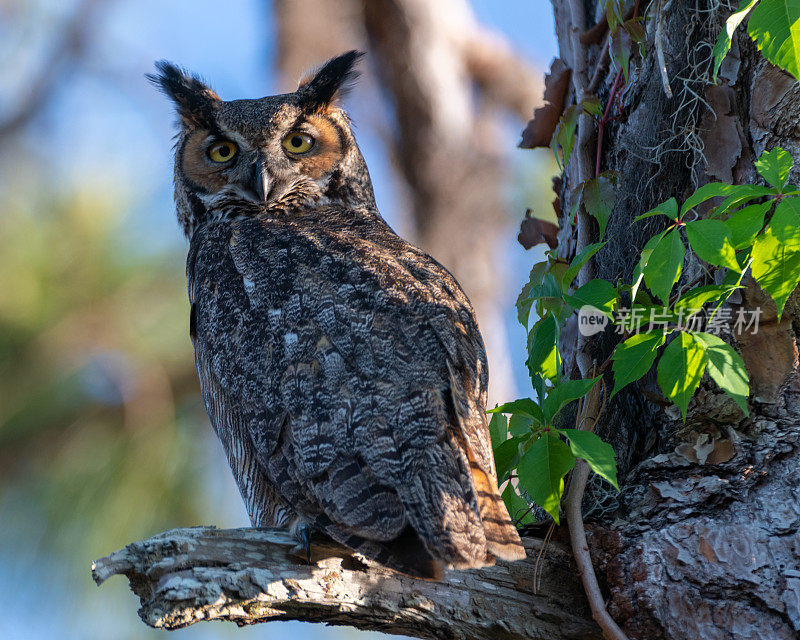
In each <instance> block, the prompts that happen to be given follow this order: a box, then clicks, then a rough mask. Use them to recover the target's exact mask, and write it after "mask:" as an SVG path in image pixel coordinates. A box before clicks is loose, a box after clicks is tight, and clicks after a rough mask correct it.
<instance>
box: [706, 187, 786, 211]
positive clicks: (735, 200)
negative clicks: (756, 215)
mask: <svg viewBox="0 0 800 640" xmlns="http://www.w3.org/2000/svg"><path fill="white" fill-rule="evenodd" d="M774 195H775V189H773V188H771V187H764V186H761V185H759V184H737V185H733V186H732V191H731V194H730V195H729V196H728V197H726V198H725V200H723V201H722V204H721V205H719V206H718V207H717V208H716V210H715V211H714V214H713V216H712V217H714V218H718V217H719V216H721V215H724V214H726V213H728V212H729V211H731V210H733V209H736V208H737V207H740V206H741V205H743V204H744V203H745V202H747V201H748V200H753V199H755V198H761V197H763V196H774Z"/></svg>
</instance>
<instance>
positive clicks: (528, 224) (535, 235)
mask: <svg viewBox="0 0 800 640" xmlns="http://www.w3.org/2000/svg"><path fill="white" fill-rule="evenodd" d="M557 233H558V225H555V224H553V223H552V222H548V221H547V220H541V219H539V218H533V217H531V210H530V209H528V210H527V211H526V212H525V218H524V219H523V220H522V224H521V225H520V228H519V235H518V236H517V240H518V241H519V243H520V244H521V245H522V246H523V247H525V248H526V249H530V248H531V247H533V246H535V245H537V244H541V243H542V242H546V243H547V246H548V247H550V248H551V249H555V248H556V246H557V245H558V240H557V239H556V234H557Z"/></svg>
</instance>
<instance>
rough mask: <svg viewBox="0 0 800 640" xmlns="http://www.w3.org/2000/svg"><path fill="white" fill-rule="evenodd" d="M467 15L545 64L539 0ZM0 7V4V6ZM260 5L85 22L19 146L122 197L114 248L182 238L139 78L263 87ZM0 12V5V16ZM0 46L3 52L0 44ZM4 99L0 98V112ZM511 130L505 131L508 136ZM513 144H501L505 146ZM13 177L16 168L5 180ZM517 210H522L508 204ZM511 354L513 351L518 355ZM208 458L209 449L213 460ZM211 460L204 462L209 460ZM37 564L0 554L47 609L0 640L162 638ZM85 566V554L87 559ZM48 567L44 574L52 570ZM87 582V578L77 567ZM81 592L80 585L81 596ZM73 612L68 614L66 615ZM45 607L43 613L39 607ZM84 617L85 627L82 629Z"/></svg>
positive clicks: (162, 7)
mask: <svg viewBox="0 0 800 640" xmlns="http://www.w3.org/2000/svg"><path fill="white" fill-rule="evenodd" d="M35 5H36V6H41V7H42V10H41V11H40V12H38V13H39V16H40V18H41V16H44V18H45V19H37V20H36V21H35V22H33V23H32V24H30V25H28V27H27V28H26V29H25V30H24V33H9V32H8V29H7V25H5V26H4V25H3V24H2V22H0V56H1V55H3V54H4V53H6V54H7V53H8V52H9V49H10V48H12V47H13V45H14V42H15V41H18V42H19V43H23V42H24V43H26V44H22V45H20V46H22V47H23V53H22V54H21V57H20V53H19V50H17V51H16V53H17V56H18V57H17V61H18V62H19V64H18V65H16V66H14V67H13V68H10V67H9V66H8V65H5V67H4V68H2V69H0V87H3V88H5V89H6V91H3V92H0V93H6V94H8V91H9V90H12V91H14V92H18V91H19V90H21V89H24V80H22V78H24V77H25V73H26V72H27V70H28V69H30V68H31V67H34V66H35V64H36V62H37V60H38V59H41V56H42V55H43V52H45V51H46V50H47V47H48V46H49V44H50V43H49V42H48V33H49V32H48V24H50V21H51V20H52V21H57V19H58V16H59V15H61V14H63V12H65V11H66V10H67V9H68V8H69V7H70V6H72V5H73V3H72V2H60V1H59V0H50V1H49V2H48V1H44V0H38V1H35ZM473 6H474V8H475V12H476V14H477V16H478V18H479V20H480V21H481V22H483V23H485V24H487V25H490V26H492V27H494V28H495V29H497V30H499V31H501V32H503V33H505V35H506V36H507V37H508V38H509V39H510V41H511V42H512V44H513V45H514V46H515V47H516V48H517V49H518V50H520V51H521V52H523V53H524V54H525V55H526V56H528V57H529V58H530V60H531V61H532V62H534V63H535V64H538V65H539V66H540V68H542V72H544V70H545V69H546V67H547V65H548V64H549V61H550V59H551V58H552V57H553V56H554V55H555V51H556V44H555V37H554V35H553V27H552V9H551V5H550V3H549V2H548V1H546V0H508V1H506V2H497V1H496V0H473ZM0 7H2V3H0ZM270 11H271V9H270V3H269V2H266V1H256V0H239V1H229V2H225V3H221V2H213V1H211V0H116V1H115V2H109V3H108V7H107V8H105V9H103V10H101V12H100V15H99V18H98V21H97V23H96V25H95V26H94V31H95V32H96V34H97V37H96V38H95V39H94V41H93V44H92V48H91V50H90V51H89V55H88V60H89V64H88V65H87V69H86V70H85V71H82V72H80V73H78V74H75V75H73V76H71V77H70V78H69V82H65V83H62V85H61V86H60V87H59V89H58V91H57V93H56V96H55V99H54V100H53V102H52V104H51V106H50V107H49V109H48V110H47V111H46V112H45V113H44V114H42V115H41V116H40V121H39V122H37V123H36V126H35V127H32V128H31V131H30V133H29V134H28V135H29V137H30V140H29V142H30V145H29V146H31V147H34V148H36V147H38V148H39V149H40V150H41V151H40V153H41V154H42V157H43V158H46V160H47V164H46V166H47V172H48V174H49V175H48V177H49V179H51V180H54V181H56V182H57V183H61V184H62V185H63V186H64V188H65V189H70V188H72V187H73V185H78V184H81V185H85V184H86V183H87V182H94V183H95V184H96V185H97V186H99V187H100V188H101V189H102V190H106V191H109V192H110V193H112V194H114V193H116V194H119V195H120V196H121V197H120V199H121V200H122V201H129V202H130V203H131V205H130V209H129V210H128V211H126V212H125V215H126V233H125V235H124V237H121V238H120V243H121V245H124V246H121V247H120V248H121V249H124V250H125V251H128V252H132V251H138V252H157V251H160V250H162V249H164V248H181V247H182V246H183V242H184V241H183V238H182V236H181V234H180V231H179V229H178V227H177V223H176V222H175V219H174V214H173V205H172V186H171V175H172V159H171V157H170V147H171V139H172V136H173V133H174V131H173V120H174V115H173V112H172V108H171V106H170V105H169V104H168V103H167V101H166V100H165V99H164V97H163V96H161V95H160V94H158V93H157V92H156V91H154V90H153V89H152V88H151V87H150V86H149V85H148V84H147V83H146V82H145V80H144V78H143V75H144V73H146V72H148V71H150V70H152V64H153V61H154V60H156V59H161V58H166V59H169V60H172V61H175V62H178V63H180V64H182V65H184V66H186V67H188V68H190V69H192V70H195V71H198V72H200V73H201V74H202V75H203V76H204V77H205V78H207V79H208V80H210V81H211V82H212V84H213V85H214V87H215V88H216V89H217V90H218V91H219V93H220V94H221V95H222V96H223V97H224V98H228V99H230V98H237V97H252V96H259V95H266V94H268V93H271V92H274V87H275V85H276V83H275V77H274V73H273V67H272V61H273V53H274V37H273V23H272V19H271V15H270ZM2 17H3V11H2V10H0V21H1V20H2ZM4 38H5V43H4V44H3V42H2V41H3V39H4ZM2 66H3V65H2V59H1V58H0V67H2ZM7 103H8V99H7V97H6V98H3V97H0V105H4V104H7ZM510 134H511V135H516V131H511V132H510ZM359 141H360V144H361V147H362V150H363V152H364V155H365V157H366V159H367V163H368V165H369V167H370V171H371V173H372V175H373V179H374V182H375V190H376V196H377V200H378V204H379V207H380V208H381V210H382V211H383V213H384V215H385V216H386V217H387V219H388V220H389V222H390V223H392V224H395V223H396V222H397V221H396V219H393V217H394V216H395V213H396V212H395V211H394V210H393V206H394V201H395V197H394V195H395V193H394V187H393V184H392V181H391V180H390V179H389V175H390V169H389V167H388V165H387V163H386V160H385V151H384V148H383V146H382V144H381V143H380V141H379V140H378V139H377V137H376V136H375V135H374V134H373V133H370V132H369V131H368V130H367V128H366V127H364V128H363V129H360V130H359ZM508 146H509V147H511V146H512V145H508ZM531 157H532V155H531V152H530V151H521V150H514V151H512V156H511V161H512V164H513V165H514V166H515V167H516V168H517V170H518V171H520V172H521V171H525V170H530V169H529V168H530V166H531ZM28 170H29V165H26V166H22V167H16V166H15V165H14V164H13V163H2V166H1V167H0V171H3V172H5V175H3V176H1V177H2V179H5V180H23V181H24V180H28V179H29V177H28V176H27V175H26V173H25V172H26V171H28ZM15 172H18V173H16V174H15ZM519 213H520V215H521V214H522V206H520V211H519ZM515 236H516V231H515V230H514V229H511V230H510V231H509V237H508V239H507V243H506V248H507V258H508V260H509V264H510V267H511V268H510V269H509V271H510V273H511V281H510V282H509V283H508V285H507V286H508V289H509V291H510V292H513V295H512V298H511V301H512V302H513V298H514V297H515V296H516V292H517V291H518V290H519V288H520V287H521V285H522V283H523V282H524V281H525V280H527V273H528V271H529V269H530V265H531V263H532V262H533V260H534V256H533V255H532V254H530V253H527V254H526V253H524V252H523V251H522V249H521V248H520V247H519V245H517V244H516V241H515ZM513 317H514V316H513V312H511V311H509V332H510V336H509V339H510V341H511V342H512V346H514V345H516V344H517V342H519V343H520V344H524V334H523V333H522V332H521V330H520V329H519V328H516V327H514V328H513V329H512V328H511V327H513V326H514V325H515V321H514V320H513ZM517 351H520V350H519V349H518V350H517ZM517 360H520V361H515V372H516V373H517V376H518V378H519V379H520V386H521V387H522V386H523V385H524V379H525V371H524V366H523V365H522V362H521V358H518V359H517ZM214 455H216V454H214ZM213 464H214V465H217V466H219V473H221V474H225V477H226V482H229V484H228V485H226V487H227V489H225V491H227V492H228V493H229V497H230V491H231V490H232V486H233V485H232V481H229V479H227V476H228V473H227V469H225V468H224V462H223V461H221V460H216V461H215V462H214V463H213ZM212 466H213V465H212ZM234 503H235V504H236V506H235V507H232V508H231V511H230V514H229V516H228V521H223V522H218V523H217V524H220V525H221V526H236V525H244V524H246V519H245V517H244V511H243V509H242V508H241V507H240V505H238V502H235V500H234ZM37 561H38V562H39V563H40V567H42V566H44V565H47V564H48V563H49V560H48V559H47V558H37V559H33V558H28V559H26V558H20V557H12V556H11V555H10V554H9V553H8V552H6V551H3V549H2V548H0V598H2V599H3V600H4V601H5V602H9V601H12V599H13V601H14V602H15V603H16V608H17V610H42V602H43V601H44V602H47V606H48V610H47V613H46V615H42V616H39V617H34V618H33V619H31V618H26V620H25V622H24V624H23V623H21V621H20V620H15V619H14V617H13V615H12V616H10V617H9V616H4V617H3V618H0V638H3V640H17V639H19V640H22V639H25V640H28V639H30V638H34V639H37V638H47V639H49V638H59V639H64V640H72V639H75V640H78V639H80V640H94V639H95V638H97V639H100V638H103V639H104V640H105V639H108V640H117V639H119V640H123V639H125V640H127V639H129V638H151V637H152V638H155V637H157V635H158V637H163V634H160V635H159V634H157V633H156V632H153V631H150V630H148V629H146V628H145V627H144V626H143V625H142V624H141V622H139V620H138V618H137V616H136V612H135V610H136V603H135V600H134V598H133V596H131V595H130V594H128V593H127V586H126V585H125V583H124V581H123V580H121V579H119V578H117V579H115V580H114V581H112V582H111V583H109V584H108V585H106V586H104V587H103V589H100V590H98V591H97V592H96V594H97V597H96V598H93V599H92V600H91V601H90V602H91V604H90V605H89V607H90V609H89V610H88V611H87V610H86V609H85V607H86V599H85V598H83V597H81V598H80V599H79V598H78V596H77V595H75V594H76V590H75V589H74V588H65V585H66V584H68V583H69V581H70V579H71V578H70V577H69V576H63V581H62V580H58V579H57V576H56V579H44V578H43V575H41V574H40V575H39V576H38V578H37V576H31V575H30V574H29V573H28V570H29V569H30V566H31V564H30V563H33V562H37ZM87 566H88V560H87ZM53 567H57V563H56V562H55V561H54V562H53V564H52V566H50V569H49V571H57V569H54V568H53ZM87 579H88V573H87ZM85 588H86V585H81V586H80V588H79V589H78V591H80V592H81V594H83V590H84V589H85ZM78 607H81V611H80V616H79V615H78V611H77V608H78ZM43 613H44V611H43ZM87 616H88V617H89V618H90V619H92V623H91V624H90V625H87V624H86V622H85V620H86V618H87ZM287 635H292V636H293V637H294V639H295V640H310V639H315V638H327V639H334V638H363V639H364V640H366V639H367V638H370V637H378V636H376V635H374V634H362V633H360V632H356V631H353V630H336V629H330V630H325V629H324V628H323V627H321V626H320V625H301V624H291V623H287V624H269V625H259V626H258V627H255V628H250V629H242V630H236V629H234V628H233V627H232V626H230V625H227V626H222V625H197V626H196V627H192V628H190V629H187V630H184V631H180V632H176V633H174V634H173V635H172V636H170V637H174V638H176V639H177V640H180V639H182V638H185V639H188V640H212V639H217V638H222V637H235V638H263V639H267V638H283V637H286V636H287Z"/></svg>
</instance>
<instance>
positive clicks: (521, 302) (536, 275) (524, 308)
mask: <svg viewBox="0 0 800 640" xmlns="http://www.w3.org/2000/svg"><path fill="white" fill-rule="evenodd" d="M548 267H549V264H548V263H547V262H537V263H536V264H535V265H533V268H532V269H531V275H530V276H529V277H528V282H527V283H526V284H525V286H523V287H522V291H520V293H519V297H518V298H517V303H516V307H517V319H518V320H519V323H520V324H521V325H522V326H523V327H525V329H526V330H527V329H528V317H529V316H530V313H531V305H532V304H533V298H531V289H532V288H533V287H534V286H536V285H540V284H541V283H542V278H543V277H544V274H545V272H546V271H547V268H548Z"/></svg>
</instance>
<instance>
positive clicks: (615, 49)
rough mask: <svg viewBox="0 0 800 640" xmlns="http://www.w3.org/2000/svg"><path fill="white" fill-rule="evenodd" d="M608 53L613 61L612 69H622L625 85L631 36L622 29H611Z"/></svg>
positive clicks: (628, 69) (629, 57)
mask: <svg viewBox="0 0 800 640" xmlns="http://www.w3.org/2000/svg"><path fill="white" fill-rule="evenodd" d="M608 51H609V53H610V54H611V59H612V60H613V61H614V67H615V68H617V69H622V76H623V78H624V79H625V83H626V84H627V82H628V74H629V71H630V61H631V34H630V33H628V31H627V30H626V29H623V28H622V27H616V28H615V29H613V30H612V31H611V44H610V45H609V48H608Z"/></svg>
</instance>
